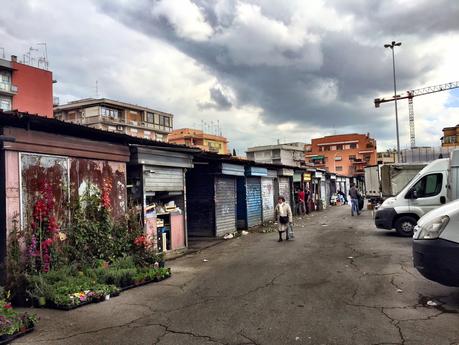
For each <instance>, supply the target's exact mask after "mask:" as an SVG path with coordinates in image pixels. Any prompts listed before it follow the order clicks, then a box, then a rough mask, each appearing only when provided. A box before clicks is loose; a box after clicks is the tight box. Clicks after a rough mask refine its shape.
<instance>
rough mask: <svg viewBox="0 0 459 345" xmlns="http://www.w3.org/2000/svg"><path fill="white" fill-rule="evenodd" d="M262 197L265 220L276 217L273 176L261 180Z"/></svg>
mask: <svg viewBox="0 0 459 345" xmlns="http://www.w3.org/2000/svg"><path fill="white" fill-rule="evenodd" d="M261 198H262V202H263V221H264V222H266V221H270V220H273V219H274V184H273V180H272V179H271V178H262V180H261Z"/></svg>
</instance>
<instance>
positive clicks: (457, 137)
mask: <svg viewBox="0 0 459 345" xmlns="http://www.w3.org/2000/svg"><path fill="white" fill-rule="evenodd" d="M441 146H442V147H459V125H456V126H454V127H446V128H443V137H442V138H441Z"/></svg>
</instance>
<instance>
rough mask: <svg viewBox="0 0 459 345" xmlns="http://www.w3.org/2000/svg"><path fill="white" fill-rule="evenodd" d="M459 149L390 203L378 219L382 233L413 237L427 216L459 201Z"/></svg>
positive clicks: (429, 168) (434, 164)
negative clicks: (390, 231)
mask: <svg viewBox="0 0 459 345" xmlns="http://www.w3.org/2000/svg"><path fill="white" fill-rule="evenodd" d="M458 172H459V149H458V150H454V151H452V152H451V158H450V159H447V158H444V159H443V158H442V159H437V160H435V161H433V162H431V163H430V164H428V165H427V166H426V167H425V168H424V169H422V170H421V171H420V172H419V173H418V174H417V175H416V176H415V177H414V178H413V179H412V180H411V181H410V182H408V184H407V185H406V186H405V188H403V189H402V190H401V191H400V192H399V193H398V194H397V195H396V196H395V197H391V198H388V199H386V200H385V201H384V202H383V203H382V204H381V206H380V207H379V209H378V211H376V215H375V225H376V227H377V228H380V229H389V230H390V229H393V228H395V229H396V230H397V232H398V233H399V234H400V235H402V236H412V235H413V230H414V227H415V225H416V222H417V221H418V219H419V218H421V217H422V216H423V215H425V214H426V213H427V212H429V211H431V210H433V209H435V208H437V207H440V206H441V205H444V204H446V203H447V202H449V201H452V200H455V199H457V198H458V194H459V174H458Z"/></svg>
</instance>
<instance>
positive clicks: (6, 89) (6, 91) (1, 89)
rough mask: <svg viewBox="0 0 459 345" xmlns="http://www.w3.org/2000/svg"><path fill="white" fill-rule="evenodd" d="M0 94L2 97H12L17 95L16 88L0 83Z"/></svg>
mask: <svg viewBox="0 0 459 345" xmlns="http://www.w3.org/2000/svg"><path fill="white" fill-rule="evenodd" d="M0 93H1V94H3V95H8V96H14V95H15V94H17V93H18V87H17V86H16V85H12V84H10V83H5V82H0Z"/></svg>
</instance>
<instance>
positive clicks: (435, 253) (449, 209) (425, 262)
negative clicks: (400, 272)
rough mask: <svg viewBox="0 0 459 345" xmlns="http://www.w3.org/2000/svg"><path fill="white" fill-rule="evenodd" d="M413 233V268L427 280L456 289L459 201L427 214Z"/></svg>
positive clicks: (457, 284) (458, 273) (458, 282)
mask: <svg viewBox="0 0 459 345" xmlns="http://www.w3.org/2000/svg"><path fill="white" fill-rule="evenodd" d="M414 229H415V232H414V236H413V263H414V267H416V269H417V270H418V271H419V272H420V273H421V274H422V275H423V276H424V277H426V278H427V279H430V280H433V281H436V282H437V283H440V284H443V285H448V286H459V200H455V201H452V202H450V203H448V204H446V205H444V206H441V207H438V208H436V209H435V210H433V211H430V212H429V213H427V214H426V215H424V216H423V217H422V218H421V219H419V221H418V224H417V225H416V227H415V228H414Z"/></svg>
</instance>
